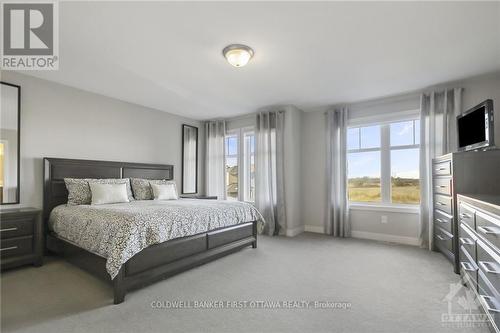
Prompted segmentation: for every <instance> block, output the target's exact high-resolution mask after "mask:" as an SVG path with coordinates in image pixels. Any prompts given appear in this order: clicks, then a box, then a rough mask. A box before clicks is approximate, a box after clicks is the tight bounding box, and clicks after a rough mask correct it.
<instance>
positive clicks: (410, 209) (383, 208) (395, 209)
mask: <svg viewBox="0 0 500 333" xmlns="http://www.w3.org/2000/svg"><path fill="white" fill-rule="evenodd" d="M349 209H350V210H365V211H379V212H392V213H408V214H420V206H419V205H387V204H386V205H384V204H369V203H358V202H354V203H349Z"/></svg>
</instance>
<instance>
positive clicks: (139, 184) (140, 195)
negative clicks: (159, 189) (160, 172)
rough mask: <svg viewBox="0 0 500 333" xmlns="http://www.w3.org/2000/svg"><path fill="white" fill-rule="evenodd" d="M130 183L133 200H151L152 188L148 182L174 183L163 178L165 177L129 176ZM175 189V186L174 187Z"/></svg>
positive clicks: (157, 183)
mask: <svg viewBox="0 0 500 333" xmlns="http://www.w3.org/2000/svg"><path fill="white" fill-rule="evenodd" d="M130 183H131V184H132V190H133V191H134V198H135V200H153V199H154V195H153V190H152V189H151V185H150V184H156V185H167V184H174V186H176V184H175V182H174V181H173V180H165V179H153V180H151V179H143V178H130ZM176 191H177V187H176Z"/></svg>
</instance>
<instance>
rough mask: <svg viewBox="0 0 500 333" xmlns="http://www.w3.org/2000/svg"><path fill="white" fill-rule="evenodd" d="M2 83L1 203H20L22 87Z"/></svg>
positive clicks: (0, 90)
mask: <svg viewBox="0 0 500 333" xmlns="http://www.w3.org/2000/svg"><path fill="white" fill-rule="evenodd" d="M0 83H1V84H0V101H1V102H0V103H1V104H0V204H2V205H7V204H18V203H19V179H20V178H19V151H20V148H19V147H20V145H19V141H20V121H21V117H20V113H21V87H20V86H17V85H15V84H10V83H6V82H0Z"/></svg>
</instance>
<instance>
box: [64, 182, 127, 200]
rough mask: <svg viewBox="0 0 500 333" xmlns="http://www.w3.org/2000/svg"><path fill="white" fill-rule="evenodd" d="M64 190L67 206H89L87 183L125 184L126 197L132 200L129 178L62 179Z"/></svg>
mask: <svg viewBox="0 0 500 333" xmlns="http://www.w3.org/2000/svg"><path fill="white" fill-rule="evenodd" d="M64 183H65V184H66V189H67V190H68V205H69V206H75V205H90V203H91V201H92V192H91V191H90V186H89V183H94V184H126V185H127V196H128V200H129V201H133V200H134V196H133V195H132V188H131V187H130V179H129V178H105V179H91V178H64Z"/></svg>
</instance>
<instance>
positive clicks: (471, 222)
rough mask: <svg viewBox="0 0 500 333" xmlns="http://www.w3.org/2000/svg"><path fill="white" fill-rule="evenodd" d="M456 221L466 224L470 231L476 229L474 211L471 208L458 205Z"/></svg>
mask: <svg viewBox="0 0 500 333" xmlns="http://www.w3.org/2000/svg"><path fill="white" fill-rule="evenodd" d="M458 221H460V222H462V223H465V224H467V225H468V226H469V227H471V228H472V230H475V229H476V210H475V209H474V208H472V207H471V206H469V205H467V204H464V203H463V202H461V203H460V205H459V206H458Z"/></svg>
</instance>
